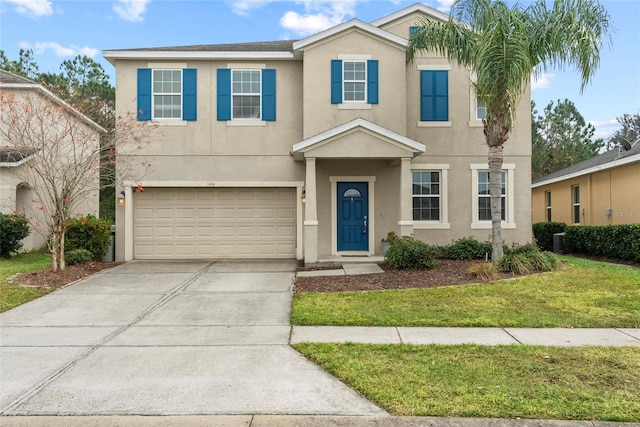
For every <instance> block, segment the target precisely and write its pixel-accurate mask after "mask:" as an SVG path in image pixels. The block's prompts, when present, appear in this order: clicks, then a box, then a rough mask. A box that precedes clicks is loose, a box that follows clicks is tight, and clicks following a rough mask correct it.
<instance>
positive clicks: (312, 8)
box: [280, 0, 358, 36]
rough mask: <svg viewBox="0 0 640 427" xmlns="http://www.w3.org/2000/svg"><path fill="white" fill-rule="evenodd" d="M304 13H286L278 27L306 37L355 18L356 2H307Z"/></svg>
mask: <svg viewBox="0 0 640 427" xmlns="http://www.w3.org/2000/svg"><path fill="white" fill-rule="evenodd" d="M303 3H304V6H305V12H304V14H300V13H298V12H294V11H288V12H286V13H285V14H284V15H283V16H282V18H280V25H281V26H282V27H283V28H285V29H287V30H289V31H292V32H294V33H295V34H297V35H299V36H306V35H309V34H313V33H317V32H319V31H322V30H326V29H327V28H329V27H333V26H335V25H338V24H340V23H342V22H344V21H345V20H347V19H348V18H351V17H353V16H355V14H356V11H355V6H356V4H357V3H358V0H342V1H340V0H337V1H336V0H334V1H321V0H307V1H305V2H303Z"/></svg>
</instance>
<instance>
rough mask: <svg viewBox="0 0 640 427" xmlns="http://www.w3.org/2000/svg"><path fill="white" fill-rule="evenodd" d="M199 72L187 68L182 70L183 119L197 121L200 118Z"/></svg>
mask: <svg viewBox="0 0 640 427" xmlns="http://www.w3.org/2000/svg"><path fill="white" fill-rule="evenodd" d="M197 80H198V70H196V69H195V68H185V69H184V70H182V119H183V120H197V118H198V106H197V95H198V83H197Z"/></svg>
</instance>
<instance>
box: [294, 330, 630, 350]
mask: <svg viewBox="0 0 640 427" xmlns="http://www.w3.org/2000/svg"><path fill="white" fill-rule="evenodd" d="M290 342H291V343H292V344H296V343H302V342H337V343H344V342H353V343H363V344H415V345H422V344H478V345H508V344H522V345H542V346H555V347H577V346H584V345H596V346H640V329H639V328H636V329H577V328H422V327H354V326H294V327H293V328H292V333H291V339H290Z"/></svg>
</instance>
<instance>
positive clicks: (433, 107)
mask: <svg viewBox="0 0 640 427" xmlns="http://www.w3.org/2000/svg"><path fill="white" fill-rule="evenodd" d="M448 120H449V71H448V70H421V71H420V121H423V122H446V121H448Z"/></svg>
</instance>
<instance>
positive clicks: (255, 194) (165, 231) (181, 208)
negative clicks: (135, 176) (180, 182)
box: [134, 188, 296, 259]
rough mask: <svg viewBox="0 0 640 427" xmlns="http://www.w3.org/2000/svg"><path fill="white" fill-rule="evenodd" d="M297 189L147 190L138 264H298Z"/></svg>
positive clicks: (138, 227)
mask: <svg viewBox="0 0 640 427" xmlns="http://www.w3.org/2000/svg"><path fill="white" fill-rule="evenodd" d="M295 227H296V215H295V190H294V189H293V188H146V189H145V190H144V191H143V192H142V193H135V194H134V257H135V258H136V259H180V258H182V259H189V258H295V243H296V233H295Z"/></svg>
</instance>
